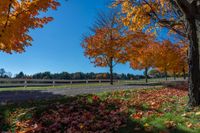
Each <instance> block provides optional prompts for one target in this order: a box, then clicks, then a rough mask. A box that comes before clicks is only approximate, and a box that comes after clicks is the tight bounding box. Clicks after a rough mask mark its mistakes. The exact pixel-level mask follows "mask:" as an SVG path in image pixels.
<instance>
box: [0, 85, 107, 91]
mask: <svg viewBox="0 0 200 133" xmlns="http://www.w3.org/2000/svg"><path fill="white" fill-rule="evenodd" d="M109 85H110V84H109V83H90V84H85V83H83V84H66V85H61V86H41V87H8V88H0V92H1V91H19V90H47V89H55V88H57V89H62V88H80V87H96V86H109Z"/></svg>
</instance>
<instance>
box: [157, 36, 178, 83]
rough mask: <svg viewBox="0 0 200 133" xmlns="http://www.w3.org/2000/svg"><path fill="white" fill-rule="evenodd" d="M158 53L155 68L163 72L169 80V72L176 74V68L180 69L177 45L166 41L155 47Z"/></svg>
mask: <svg viewBox="0 0 200 133" xmlns="http://www.w3.org/2000/svg"><path fill="white" fill-rule="evenodd" d="M155 49H156V51H155V52H154V53H155V55H154V66H155V67H156V68H157V69H158V70H159V71H161V72H164V73H165V78H166V80H167V75H168V72H169V71H171V70H172V71H173V72H174V70H175V69H174V68H177V67H178V68H179V67H180V66H178V61H179V57H178V56H177V55H178V54H179V53H177V52H179V51H176V49H177V48H176V45H175V44H173V43H172V42H171V41H169V40H164V41H162V42H160V43H157V44H156V45H155ZM173 69H174V70H173Z"/></svg>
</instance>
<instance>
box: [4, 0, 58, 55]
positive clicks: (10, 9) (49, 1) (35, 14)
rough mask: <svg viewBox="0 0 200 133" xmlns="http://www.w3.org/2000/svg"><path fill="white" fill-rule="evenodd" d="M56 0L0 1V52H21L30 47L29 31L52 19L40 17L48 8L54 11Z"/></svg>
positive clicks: (56, 4)
mask: <svg viewBox="0 0 200 133" xmlns="http://www.w3.org/2000/svg"><path fill="white" fill-rule="evenodd" d="M57 6H59V3H58V2H57V0H1V2H0V50H1V51H4V52H7V53H12V52H13V51H16V52H20V53H21V52H23V51H24V48H25V47H26V46H30V45H31V41H32V40H33V39H32V37H31V36H30V35H29V30H30V29H35V28H42V27H43V25H44V24H47V23H48V22H49V21H51V20H52V19H53V18H52V17H40V16H39V15H40V13H42V12H47V11H48V9H49V8H51V9H53V10H55V9H56V8H57Z"/></svg>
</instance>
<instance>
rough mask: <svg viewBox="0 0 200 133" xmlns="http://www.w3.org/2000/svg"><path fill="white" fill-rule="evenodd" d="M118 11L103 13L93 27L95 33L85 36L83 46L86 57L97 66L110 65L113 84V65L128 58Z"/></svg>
mask: <svg viewBox="0 0 200 133" xmlns="http://www.w3.org/2000/svg"><path fill="white" fill-rule="evenodd" d="M123 28H124V27H123V26H122V25H121V23H120V20H119V19H118V17H117V12H116V11H111V12H110V13H108V14H105V13H101V14H99V16H98V19H97V20H96V23H95V25H94V27H93V28H91V29H92V31H93V32H94V33H93V35H90V36H87V37H85V39H84V41H83V43H82V47H83V48H84V53H85V56H86V57H89V59H90V60H91V62H92V63H94V64H95V66H100V67H109V69H110V83H111V84H113V67H114V66H115V65H116V64H117V63H125V61H126V60H127V56H126V51H125V48H124V36H123V31H124V29H123Z"/></svg>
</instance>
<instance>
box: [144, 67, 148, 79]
mask: <svg viewBox="0 0 200 133" xmlns="http://www.w3.org/2000/svg"><path fill="white" fill-rule="evenodd" d="M147 72H148V68H145V72H144V73H145V82H146V83H148V75H147Z"/></svg>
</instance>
